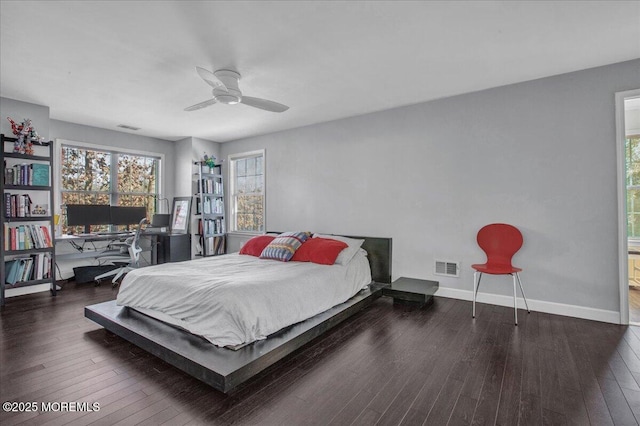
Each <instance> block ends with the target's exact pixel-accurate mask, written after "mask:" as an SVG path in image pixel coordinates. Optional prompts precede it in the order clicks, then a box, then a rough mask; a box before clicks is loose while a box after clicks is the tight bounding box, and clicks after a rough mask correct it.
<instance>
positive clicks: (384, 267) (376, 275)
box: [345, 235, 393, 283]
mask: <svg viewBox="0 0 640 426" xmlns="http://www.w3.org/2000/svg"><path fill="white" fill-rule="evenodd" d="M345 237H349V238H357V239H360V240H362V239H364V243H362V248H363V249H365V250H366V251H367V258H369V265H371V278H372V279H373V281H375V282H378V283H391V259H392V258H391V254H392V248H393V247H392V240H391V238H380V237H351V236H349V235H345Z"/></svg>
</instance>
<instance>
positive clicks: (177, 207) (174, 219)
mask: <svg viewBox="0 0 640 426" xmlns="http://www.w3.org/2000/svg"><path fill="white" fill-rule="evenodd" d="M171 212H172V213H171V233H172V234H187V233H188V232H189V222H190V218H191V197H173V209H171Z"/></svg>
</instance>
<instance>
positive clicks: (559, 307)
mask: <svg viewBox="0 0 640 426" xmlns="http://www.w3.org/2000/svg"><path fill="white" fill-rule="evenodd" d="M481 290H482V289H481ZM435 296H439V297H448V298H450V299H460V300H469V301H471V300H473V291H470V290H459V289H455V288H447V287H440V288H439V289H438V291H437V292H436V293H435ZM476 302H480V303H488V304H490V305H498V306H507V307H513V296H505V295H500V294H491V293H483V292H482V291H479V292H478V298H477V299H476ZM527 302H529V309H531V310H532V311H536V312H544V313H547V314H554V315H562V316H565V317H575V318H582V319H588V320H594V321H601V322H608V323H612V324H620V312H616V311H605V310H604V309H597V308H589V307H585V306H577V305H566V304H564V303H555V302H545V301H543V300H532V299H529V298H527ZM518 308H519V309H525V305H524V299H523V298H522V297H518Z"/></svg>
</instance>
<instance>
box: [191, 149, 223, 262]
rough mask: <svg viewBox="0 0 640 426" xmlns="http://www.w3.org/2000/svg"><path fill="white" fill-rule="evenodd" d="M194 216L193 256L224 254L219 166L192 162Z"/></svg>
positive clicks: (221, 182)
mask: <svg viewBox="0 0 640 426" xmlns="http://www.w3.org/2000/svg"><path fill="white" fill-rule="evenodd" d="M195 165H196V168H197V171H196V173H195V176H196V196H195V198H196V208H195V216H196V218H197V226H198V228H197V235H198V244H197V254H196V255H197V256H205V257H206V256H217V255H221V254H225V253H226V224H225V214H224V189H223V178H222V165H221V164H216V165H215V166H213V167H211V168H210V167H209V166H207V164H206V163H205V162H204V161H197V162H196V163H195Z"/></svg>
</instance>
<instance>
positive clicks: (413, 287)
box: [382, 277, 440, 308]
mask: <svg viewBox="0 0 640 426" xmlns="http://www.w3.org/2000/svg"><path fill="white" fill-rule="evenodd" d="M439 285H440V284H439V283H438V282H437V281H429V280H419V279H416V278H406V277H400V278H398V279H397V280H395V281H394V282H392V283H391V285H390V286H388V287H384V288H383V289H382V295H383V296H390V297H393V303H398V304H403V305H410V306H415V307H417V308H422V307H423V306H428V305H431V304H432V303H433V294H434V293H435V292H436V291H437V290H438V287H439Z"/></svg>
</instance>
